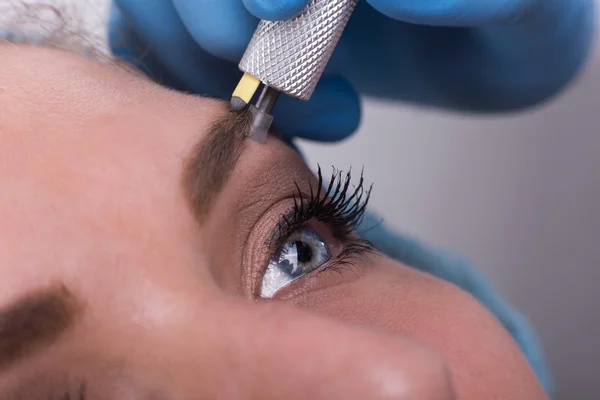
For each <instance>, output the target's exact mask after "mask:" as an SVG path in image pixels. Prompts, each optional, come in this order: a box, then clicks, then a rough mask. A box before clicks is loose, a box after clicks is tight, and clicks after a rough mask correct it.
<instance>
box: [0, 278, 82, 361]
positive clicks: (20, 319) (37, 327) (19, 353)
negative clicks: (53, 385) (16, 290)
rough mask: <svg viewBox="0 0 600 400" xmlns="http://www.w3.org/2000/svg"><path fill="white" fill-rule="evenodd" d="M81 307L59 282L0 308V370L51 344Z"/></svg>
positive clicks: (78, 312)
mask: <svg viewBox="0 0 600 400" xmlns="http://www.w3.org/2000/svg"><path fill="white" fill-rule="evenodd" d="M81 309H82V307H81V304H80V303H79V302H78V301H77V299H76V298H75V297H74V296H73V295H72V294H71V293H70V292H69V291H68V290H67V289H66V288H65V287H64V286H62V285H55V286H51V287H50V288H46V289H43V290H40V291H36V292H33V293H30V294H28V295H27V296H25V297H24V298H22V299H20V300H18V301H16V302H15V303H13V304H10V305H9V306H8V307H6V308H4V309H2V310H0V371H2V370H4V369H6V368H8V367H9V366H10V365H11V364H13V363H15V362H17V361H19V360H21V359H23V358H25V357H28V356H31V355H33V354H34V353H36V352H38V351H41V350H42V349H43V348H45V347H48V346H49V345H51V344H52V343H54V342H55V341H56V340H58V338H59V337H60V336H61V335H62V334H64V333H65V332H67V331H68V330H69V329H70V328H72V327H73V326H74V325H75V322H76V318H77V316H78V315H79V314H80V311H81Z"/></svg>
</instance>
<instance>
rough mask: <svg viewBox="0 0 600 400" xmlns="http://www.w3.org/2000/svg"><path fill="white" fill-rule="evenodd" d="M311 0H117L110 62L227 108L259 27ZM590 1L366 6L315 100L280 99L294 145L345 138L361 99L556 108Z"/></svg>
mask: <svg viewBox="0 0 600 400" xmlns="http://www.w3.org/2000/svg"><path fill="white" fill-rule="evenodd" d="M308 2H309V0H114V2H113V5H112V10H111V21H110V27H109V31H110V35H109V38H110V43H111V47H112V49H113V52H114V53H115V54H117V55H118V56H121V57H123V58H125V59H126V60H128V61H130V62H133V63H134V64H136V65H138V66H139V67H140V68H142V69H144V70H145V71H146V72H147V73H149V74H150V75H151V76H152V77H154V78H155V79H157V80H159V81H160V82H162V83H163V84H166V85H168V86H171V87H173V88H176V89H180V90H185V91H189V92H192V93H197V94H203V95H208V96H213V97H219V98H223V99H229V98H230V96H231V94H232V92H233V89H234V88H235V86H236V84H237V82H238V80H239V78H240V77H241V73H240V72H239V71H238V69H237V63H238V61H239V60H240V58H241V57H242V54H243V53H244V50H245V48H246V46H247V44H248V42H249V41H250V38H251V36H252V34H253V32H254V29H255V27H256V25H257V22H258V18H262V19H270V20H279V19H287V18H290V17H292V16H293V15H295V14H296V13H298V12H299V11H301V10H302V9H303V8H304V7H305V6H306V4H307V3H308ZM593 15H594V12H593V0H568V1H567V0H486V1H481V0H361V1H360V2H359V5H358V7H357V10H356V11H355V13H354V15H353V17H352V19H351V21H350V23H349V25H348V28H347V30H346V32H345V34H344V35H343V37H342V40H341V42H340V44H339V46H338V48H337V49H336V51H335V53H334V55H333V57H332V60H331V62H330V65H329V66H328V68H327V70H326V72H325V74H324V77H323V78H322V80H321V82H320V84H319V86H318V87H317V89H316V91H315V93H314V95H313V98H312V99H311V100H310V101H308V102H306V103H305V102H301V101H298V100H294V99H291V98H288V97H287V96H282V98H281V99H280V101H279V103H278V104H277V107H276V108H275V118H276V119H275V121H276V123H277V124H278V125H279V127H280V128H282V129H283V130H284V132H286V133H287V134H288V135H291V136H300V137H304V138H309V139H316V140H321V141H332V140H338V139H341V138H344V137H345V136H347V135H349V134H350V133H352V132H353V131H354V130H355V129H356V127H357V126H358V123H359V120H360V102H359V97H358V94H357V92H360V93H366V94H372V95H376V96H380V97H385V98H391V99H400V100H407V101H412V102H418V103H422V104H429V105H434V106H442V107H451V108H459V109H462V110H470V111H503V110H513V109H518V108H522V107H527V106H530V105H534V104H537V103H539V102H540V101H542V100H545V99H547V98H549V97H550V96H551V95H553V94H554V93H556V92H557V91H558V90H559V89H561V88H562V87H564V86H565V84H566V83H567V82H568V81H569V80H570V79H571V78H572V77H573V76H574V75H575V73H576V72H577V70H578V69H579V67H580V66H581V65H582V64H583V61H584V60H585V58H586V55H587V53H588V50H589V42H590V39H591V36H592V34H591V33H592V26H593Z"/></svg>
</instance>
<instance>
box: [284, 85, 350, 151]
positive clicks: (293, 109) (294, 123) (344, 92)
mask: <svg viewBox="0 0 600 400" xmlns="http://www.w3.org/2000/svg"><path fill="white" fill-rule="evenodd" d="M360 116H361V107H360V100H359V97H358V94H357V92H356V91H355V90H354V89H353V88H352V86H351V85H350V83H348V81H347V80H345V79H344V78H342V77H341V76H328V77H323V78H322V79H321V81H320V82H319V84H318V85H317V88H316V89H315V92H314V94H313V96H312V98H311V99H310V100H309V101H307V102H304V101H300V100H297V99H294V98H291V97H288V96H281V97H280V100H279V102H278V103H277V106H276V108H275V111H274V117H275V123H276V124H277V125H278V127H279V128H281V129H282V130H283V132H285V134H286V135H287V136H294V137H301V138H303V139H309V140H318V141H324V142H333V141H338V140H342V139H345V138H347V137H348V136H350V135H351V134H352V133H353V132H354V131H355V130H356V129H357V128H358V125H359V123H360Z"/></svg>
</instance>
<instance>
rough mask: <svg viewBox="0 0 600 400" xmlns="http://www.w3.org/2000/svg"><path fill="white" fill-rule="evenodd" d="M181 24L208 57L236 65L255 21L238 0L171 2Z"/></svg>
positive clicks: (250, 35)
mask: <svg viewBox="0 0 600 400" xmlns="http://www.w3.org/2000/svg"><path fill="white" fill-rule="evenodd" d="M173 4H174V5H175V8H176V9H177V11H178V13H179V16H180V17H181V20H182V21H183V24H184V25H185V27H186V28H187V30H188V31H189V32H190V34H191V35H192V37H193V38H194V39H195V40H196V42H197V43H198V44H199V45H200V46H201V47H202V48H203V49H204V50H206V51H207V52H209V53H210V54H212V55H214V56H216V57H219V58H222V59H225V60H229V61H233V62H238V61H239V60H240V59H241V58H242V55H243V54H244V50H245V49H246V47H247V46H248V43H249V42H250V38H251V37H252V34H253V33H254V30H255V29H256V25H257V24H258V19H257V18H256V17H254V16H253V15H251V14H250V12H248V10H247V9H246V7H244V4H243V3H242V1H241V0H218V1H197V0H173Z"/></svg>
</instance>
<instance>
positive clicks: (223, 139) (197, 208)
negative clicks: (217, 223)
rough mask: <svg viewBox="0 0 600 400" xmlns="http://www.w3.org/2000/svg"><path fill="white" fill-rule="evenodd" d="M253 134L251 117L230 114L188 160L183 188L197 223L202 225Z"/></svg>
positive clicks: (245, 114) (237, 113) (239, 113)
mask: <svg viewBox="0 0 600 400" xmlns="http://www.w3.org/2000/svg"><path fill="white" fill-rule="evenodd" d="M249 131H250V113H249V112H248V111H246V110H244V111H237V112H236V111H229V112H228V113H227V114H224V115H223V116H221V117H220V118H219V119H218V120H216V121H215V122H214V123H213V124H212V126H211V127H210V129H209V132H208V135H207V136H206V137H205V138H203V139H202V140H201V141H200V142H199V143H198V144H197V145H196V146H195V147H194V149H193V150H192V152H191V153H190V155H189V156H188V158H187V160H186V163H185V166H184V171H183V187H184V191H185V193H186V197H187V199H188V202H189V204H190V206H191V208H192V211H193V212H194V214H195V216H196V219H197V220H199V221H200V222H202V221H203V220H204V219H205V218H206V216H207V215H208V213H209V212H210V209H211V208H212V206H213V204H214V201H215V199H216V197H217V196H218V195H219V193H220V192H221V191H222V189H223V187H224V186H225V185H226V184H227V181H228V180H229V178H230V177H231V174H232V172H233V170H234V169H235V166H236V164H237V161H238V159H239V158H240V155H241V154H242V152H243V150H244V148H245V144H246V138H247V137H248V135H249Z"/></svg>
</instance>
